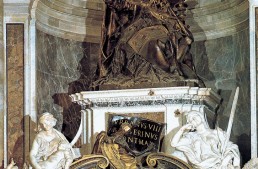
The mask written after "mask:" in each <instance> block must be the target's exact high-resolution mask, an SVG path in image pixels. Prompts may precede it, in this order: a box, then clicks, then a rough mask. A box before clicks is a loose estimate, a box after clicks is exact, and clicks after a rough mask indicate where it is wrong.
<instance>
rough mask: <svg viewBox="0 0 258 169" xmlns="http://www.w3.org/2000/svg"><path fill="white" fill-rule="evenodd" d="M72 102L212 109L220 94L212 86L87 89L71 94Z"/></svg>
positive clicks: (98, 104)
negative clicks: (201, 106)
mask: <svg viewBox="0 0 258 169" xmlns="http://www.w3.org/2000/svg"><path fill="white" fill-rule="evenodd" d="M70 97H71V100H72V102H77V103H79V104H80V105H82V106H91V107H130V106H148V105H164V104H192V105H202V104H205V105H206V106H207V107H208V108H209V109H211V110H212V111H214V110H216V108H217V107H218V105H219V104H220V101H221V98H220V96H219V95H218V94H217V93H216V92H214V91H212V90H211V89H210V88H198V87H166V88H146V89H127V90H106V91H86V92H81V93H76V94H72V95H70Z"/></svg>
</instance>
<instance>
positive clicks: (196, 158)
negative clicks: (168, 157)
mask: <svg viewBox="0 0 258 169" xmlns="http://www.w3.org/2000/svg"><path fill="white" fill-rule="evenodd" d="M186 120H187V123H186V124H185V125H184V126H182V127H181V128H180V129H179V131H178V132H177V133H176V134H175V136H174V137H173V138H172V140H171V146H172V147H175V148H176V151H175V152H174V154H173V155H174V156H176V157H178V158H180V159H182V160H184V161H186V162H188V163H189V164H191V165H192V167H193V168H194V169H240V153H239V150H238V146H237V145H236V144H233V143H232V142H231V141H229V140H228V136H227V134H226V132H224V131H222V130H221V129H220V128H216V129H210V128H209V125H208V123H207V120H206V118H205V116H204V115H203V113H201V112H198V111H190V112H188V113H187V114H186Z"/></svg>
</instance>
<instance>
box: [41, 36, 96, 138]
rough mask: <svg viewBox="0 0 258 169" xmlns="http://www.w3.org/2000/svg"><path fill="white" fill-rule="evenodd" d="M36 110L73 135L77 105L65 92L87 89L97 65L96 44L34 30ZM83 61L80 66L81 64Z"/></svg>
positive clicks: (78, 115)
mask: <svg viewBox="0 0 258 169" xmlns="http://www.w3.org/2000/svg"><path fill="white" fill-rule="evenodd" d="M36 44H37V54H36V57H37V107H38V114H39V115H40V114H41V113H43V112H45V111H49V112H51V113H53V114H54V116H55V117H56V118H57V119H58V122H57V126H56V127H57V129H59V130H62V132H63V133H64V134H65V135H66V136H67V137H68V139H69V140H71V139H73V137H74V136H75V134H76V132H77V129H78V128H79V124H80V116H81V114H80V106H78V105H76V104H74V103H71V101H70V98H69V94H72V93H76V92H80V91H83V90H88V85H89V83H90V79H91V78H90V77H92V75H93V74H94V71H95V69H96V65H97V55H98V49H99V45H98V44H94V43H88V42H77V41H73V40H65V39H62V38H58V37H54V36H51V35H48V34H45V33H43V32H41V31H37V42H36ZM82 65H83V66H82Z"/></svg>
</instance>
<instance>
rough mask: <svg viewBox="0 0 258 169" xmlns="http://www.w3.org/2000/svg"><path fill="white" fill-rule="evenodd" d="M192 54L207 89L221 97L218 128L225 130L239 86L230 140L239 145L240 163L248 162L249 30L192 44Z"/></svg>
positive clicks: (249, 126) (249, 127)
mask: <svg viewBox="0 0 258 169" xmlns="http://www.w3.org/2000/svg"><path fill="white" fill-rule="evenodd" d="M192 53H193V55H194V61H195V65H196V70H197V72H198V74H199V75H200V77H201V78H202V79H203V80H204V83H205V84H206V86H207V87H209V88H213V89H214V90H217V91H218V92H219V93H220V95H221V97H222V98H223V102H222V105H221V106H220V108H219V110H218V125H219V127H221V128H222V129H224V130H226V129H227V125H228V119H229V116H230V111H231V106H232V101H233V97H234V94H235V89H236V87H237V86H239V87H240V92H239V98H238V102H237V109H236V114H235V118H234V123H233V128H232V133H231V140H232V141H233V142H235V143H237V144H238V146H239V149H240V153H241V155H242V158H243V163H245V162H247V161H248V160H249V159H250V156H251V154H250V150H251V145H250V143H251V140H250V139H251V138H250V137H251V136H250V130H251V125H250V121H251V119H250V87H249V86H250V73H249V72H250V71H249V69H250V67H249V65H250V62H249V29H248V28H246V29H245V30H243V31H241V32H238V33H237V34H234V35H231V36H227V37H223V38H218V39H213V40H207V41H199V42H195V43H194V44H193V46H192Z"/></svg>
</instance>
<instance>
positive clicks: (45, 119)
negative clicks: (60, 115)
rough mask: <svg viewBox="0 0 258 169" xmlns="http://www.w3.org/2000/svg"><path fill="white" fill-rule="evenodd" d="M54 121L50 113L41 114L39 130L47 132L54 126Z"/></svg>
mask: <svg viewBox="0 0 258 169" xmlns="http://www.w3.org/2000/svg"><path fill="white" fill-rule="evenodd" d="M56 121H57V120H56V119H55V118H54V116H53V115H52V114H51V113H49V112H45V113H43V114H42V115H41V116H40V118H39V130H42V129H43V130H49V129H51V128H53V127H54V126H55V125H56Z"/></svg>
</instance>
